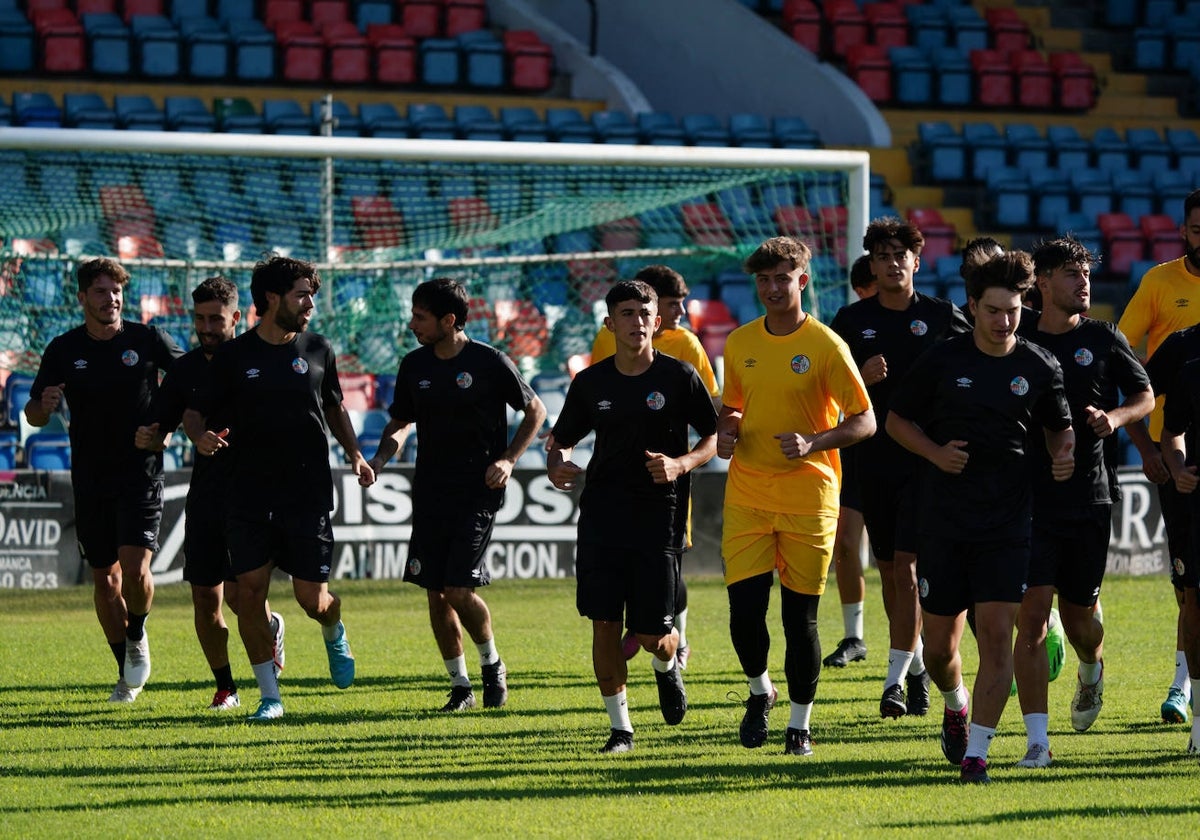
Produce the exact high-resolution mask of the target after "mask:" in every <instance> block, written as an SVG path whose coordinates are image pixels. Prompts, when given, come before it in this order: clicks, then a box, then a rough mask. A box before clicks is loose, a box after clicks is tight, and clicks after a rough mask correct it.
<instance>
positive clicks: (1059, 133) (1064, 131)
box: [1046, 123, 1091, 171]
mask: <svg viewBox="0 0 1200 840" xmlns="http://www.w3.org/2000/svg"><path fill="white" fill-rule="evenodd" d="M1046 139H1047V140H1049V141H1050V148H1051V150H1052V157H1053V163H1054V165H1055V166H1057V167H1058V168H1059V169H1062V170H1064V171H1070V170H1073V169H1082V168H1085V167H1086V166H1087V165H1088V163H1089V161H1090V159H1091V145H1090V144H1089V143H1088V141H1087V140H1084V139H1083V137H1081V136H1080V135H1079V131H1078V130H1077V129H1076V128H1075V126H1073V125H1069V124H1066V123H1060V124H1056V125H1050V126H1047V127H1046Z"/></svg>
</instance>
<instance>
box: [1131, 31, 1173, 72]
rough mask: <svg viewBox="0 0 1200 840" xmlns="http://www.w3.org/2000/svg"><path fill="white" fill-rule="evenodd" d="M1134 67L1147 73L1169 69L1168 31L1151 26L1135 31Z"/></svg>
mask: <svg viewBox="0 0 1200 840" xmlns="http://www.w3.org/2000/svg"><path fill="white" fill-rule="evenodd" d="M1133 67H1134V69H1135V70H1140V71H1147V72H1153V71H1161V70H1166V69H1167V30H1165V29H1160V28H1158V27H1150V26H1139V27H1137V28H1136V29H1134V31H1133Z"/></svg>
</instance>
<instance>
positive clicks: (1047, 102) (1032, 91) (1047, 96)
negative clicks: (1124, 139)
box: [1008, 50, 1054, 109]
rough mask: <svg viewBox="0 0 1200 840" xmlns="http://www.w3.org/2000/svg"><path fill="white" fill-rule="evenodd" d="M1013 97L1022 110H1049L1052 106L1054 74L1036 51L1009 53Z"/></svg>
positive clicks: (1048, 64)
mask: <svg viewBox="0 0 1200 840" xmlns="http://www.w3.org/2000/svg"><path fill="white" fill-rule="evenodd" d="M1008 61H1009V67H1011V68H1012V72H1013V83H1014V85H1015V91H1014V93H1015V97H1016V101H1017V104H1018V105H1019V106H1021V107H1022V108H1039V109H1049V108H1051V107H1053V106H1054V74H1053V71H1052V70H1051V69H1050V63H1049V62H1048V61H1046V59H1045V58H1044V57H1043V56H1042V54H1041V53H1040V52H1038V51H1037V50H1016V51H1014V52H1011V53H1009V56H1008Z"/></svg>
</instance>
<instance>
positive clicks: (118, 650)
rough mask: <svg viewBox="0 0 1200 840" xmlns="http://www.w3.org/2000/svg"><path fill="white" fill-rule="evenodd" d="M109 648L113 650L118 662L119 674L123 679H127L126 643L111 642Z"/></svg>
mask: <svg viewBox="0 0 1200 840" xmlns="http://www.w3.org/2000/svg"><path fill="white" fill-rule="evenodd" d="M108 646H109V647H110V648H112V655H113V658H114V659H116V660H117V674H118V675H119V676H120V677H121V679H124V678H125V643H124V642H109V643H108Z"/></svg>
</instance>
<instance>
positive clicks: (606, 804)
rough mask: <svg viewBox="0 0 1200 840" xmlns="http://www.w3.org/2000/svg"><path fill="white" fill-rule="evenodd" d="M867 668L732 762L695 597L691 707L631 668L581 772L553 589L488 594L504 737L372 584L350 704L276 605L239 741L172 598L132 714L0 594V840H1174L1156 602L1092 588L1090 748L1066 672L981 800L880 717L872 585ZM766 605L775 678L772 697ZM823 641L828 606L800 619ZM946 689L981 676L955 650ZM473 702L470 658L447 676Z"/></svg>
mask: <svg viewBox="0 0 1200 840" xmlns="http://www.w3.org/2000/svg"><path fill="white" fill-rule="evenodd" d="M868 583H869V593H868V605H867V607H868V608H867V643H868V645H869V647H870V654H869V657H868V659H867V661H866V662H865V663H856V664H855V665H852V666H850V667H849V668H846V669H844V670H836V669H826V670H825V672H824V674H823V676H822V681H821V686H820V690H819V692H818V697H817V706H816V708H815V710H814V714H813V739H814V749H815V751H816V754H815V755H814V756H813V757H812V758H808V759H801V758H796V757H789V756H784V755H782V737H783V729H784V727H785V726H786V723H787V714H788V713H787V706H786V703H781V704H780V707H779V708H778V709H776V711H775V713H774V715H773V717H772V721H771V725H772V733H771V738H770V740H769V741H768V743H767V745H766V746H765V747H764V748H763V749H759V750H746V749H743V748H742V747H741V746H740V744H739V743H738V739H737V726H738V722H739V721H740V719H741V714H742V709H741V706H740V705H739V704H738V703H737V702H735V701H734V700H731V699H729V698H728V697H727V693H728V692H731V691H732V692H735V693H738V694H741V695H743V696H744V695H745V692H746V688H745V681H744V679H743V678H742V676H741V674H740V669H739V668H738V667H737V664H736V659H735V658H734V656H733V652H732V649H731V647H730V643H729V638H728V631H727V615H728V613H727V607H726V603H725V595H724V589H723V587H722V586H721V584H720V582H719V581H716V580H711V579H709V580H700V581H694V582H693V583H692V585H691V610H690V616H691V618H690V622H689V639H690V642H691V645H692V648H693V650H694V656H693V658H692V662H691V665H690V667H689V669H688V670H687V672H686V682H687V685H688V694H689V700H690V710H689V712H688V716H687V719H686V720H685V721H684V722H683V723H682V724H681V725H680V726H678V727H674V728H671V727H667V726H666V725H665V724H663V722H662V719H661V716H660V714H659V711H658V708H657V699H656V693H655V689H654V679H653V676H652V674H651V669H650V663H649V660H648V658H647V656H646V654H644V653H643V654H640V655H639V656H638V657H637V658H636V659H634V660H633V662H632V663H631V676H630V689H629V695H630V707H631V709H632V718H633V723H634V727H635V729H636V749H635V751H634V752H633V753H631V754H628V755H624V756H600V755H597V754H596V750H597V748H598V747H599V746H600V745H601V744H602V743H603V741H604V739H605V738H606V737H607V734H608V721H607V717H606V716H605V714H604V708H603V704H602V702H601V700H600V696H599V693H598V691H597V690H596V688H595V684H594V681H593V676H592V670H591V664H590V654H589V650H590V648H589V639H590V632H589V628H588V625H587V623H586V622H585V621H584V620H583V619H581V618H579V617H578V615H577V614H576V613H575V610H574V587H573V582H572V581H569V580H557V581H533V582H517V581H501V582H499V583H497V584H496V585H494V586H492V587H490V588H489V589H488V590H486V596H487V599H488V601H489V603H490V605H491V607H492V610H493V614H494V619H495V627H496V631H497V641H498V644H499V647H500V652H501V654H502V655H503V656H504V659H505V661H506V662H507V664H508V668H509V679H510V687H511V698H510V701H509V704H508V706H507V707H506V708H505V709H503V710H488V711H483V710H480V709H476V710H474V711H472V712H469V713H466V714H461V715H457V716H442V715H438V714H435V713H433V712H432V711H431V710H432V709H434V708H436V707H437V706H439V705H440V704H441V703H442V702H443V701H444V698H445V694H446V692H447V690H448V684H447V683H448V681H447V678H446V675H445V672H444V669H443V668H442V663H441V660H440V657H439V656H438V653H437V650H436V648H435V646H434V644H433V641H432V636H431V634H430V631H429V629H428V626H427V622H426V615H425V601H424V597H423V595H422V593H420V592H419V591H418V590H416V589H415V588H414V587H411V586H406V585H403V584H400V583H396V582H393V581H386V582H385V581H375V582H373V581H356V582H341V583H338V584H337V585H336V586H335V589H336V590H337V591H338V592H339V593H340V594H341V595H342V597H343V598H344V602H345V620H346V624H347V628H348V631H349V637H350V640H351V643H352V646H353V648H354V652H355V654H356V656H357V658H358V679H357V680H356V682H355V684H354V686H353V687H352V688H351V689H349V690H347V691H338V690H337V689H335V688H334V687H333V686H332V684H331V683H330V681H329V677H328V672H327V670H326V661H325V655H324V650H323V647H322V644H321V638H320V633H319V632H318V630H317V628H316V626H315V625H314V624H313V623H312V622H310V621H308V619H307V618H305V617H304V615H303V614H302V613H301V612H300V610H299V608H298V607H297V606H296V604H295V602H294V601H292V600H290V599H289V598H290V592H289V589H288V587H287V585H286V584H281V583H279V582H276V584H275V586H274V590H275V592H274V594H275V596H276V599H275V601H274V605H275V607H276V608H277V609H279V610H281V611H282V612H283V614H284V615H285V616H286V618H287V622H288V647H287V650H288V664H287V670H286V671H285V672H284V676H283V681H282V688H283V699H284V704H285V706H286V708H287V715H286V717H285V718H284V719H283V720H281V721H278V722H276V723H275V724H272V725H266V726H258V727H252V726H247V725H246V724H245V723H243V718H244V715H245V713H246V712H248V711H249V710H250V709H252V708H253V706H254V705H255V702H256V701H257V698H258V692H257V690H256V689H255V687H254V685H253V679H252V677H251V675H250V669H249V666H248V665H247V664H246V662H245V657H244V653H243V652H242V650H241V646H240V644H239V643H237V642H236V641H235V642H234V643H233V644H232V645H231V651H232V654H233V656H232V658H233V663H234V673H235V676H237V677H238V678H239V679H240V680H241V684H242V692H243V704H244V705H243V707H242V709H240V710H238V711H234V712H231V713H224V714H213V713H209V712H207V711H205V710H204V707H205V706H206V705H207V703H208V701H209V699H210V698H211V696H212V692H213V686H212V684H211V677H210V675H209V672H208V670H207V668H206V666H205V664H204V660H203V658H202V656H201V654H200V650H199V647H198V645H197V643H196V641H195V637H194V634H193V629H192V620H191V607H190V601H189V598H188V591H187V588H186V587H185V586H182V585H177V586H169V587H161V588H160V589H159V591H158V593H157V596H156V601H155V609H154V612H153V614H152V616H151V619H150V623H149V625H148V627H149V631H150V636H151V640H152V650H153V662H154V672H153V676H152V678H151V681H150V685H149V687H148V688H147V689H146V691H145V692H144V693H143V695H142V697H141V698H140V699H139V700H138V701H137V703H135V704H134V705H132V706H128V707H126V706H121V707H117V706H113V705H110V704H108V703H107V702H105V701H106V699H107V697H108V693H109V691H110V689H111V688H112V683H113V682H114V681H115V664H114V663H113V661H112V658H111V656H110V654H109V652H108V649H107V647H106V646H105V645H104V642H103V638H102V636H101V633H100V630H99V627H98V625H97V623H96V619H95V617H94V615H93V612H92V606H91V593H90V592H89V591H88V590H87V589H83V588H79V589H66V590H59V591H51V592H14V591H3V592H0V614H2V615H3V616H4V619H3V625H2V630H3V633H2V636H3V640H4V641H3V644H4V648H3V649H4V651H5V656H4V668H3V669H2V670H0V674H2V676H0V692H2V694H0V696H2V697H3V712H2V713H0V715H2V717H0V720H2V722H3V726H2V730H0V736H2V737H0V775H2V776H3V779H2V781H0V790H3V795H2V796H0V835H2V836H4V837H49V838H60V837H73V836H91V837H106V838H107V837H135V836H136V837H145V836H151V837H164V836H174V837H217V836H242V837H252V836H263V837H287V836H289V835H290V836H293V837H296V838H299V837H321V838H325V837H343V836H363V837H366V836H370V837H378V836H405V837H414V838H422V837H426V836H436V837H455V838H472V837H518V838H523V837H574V836H579V837H614V838H624V837H627V836H628V837H669V838H687V837H723V838H733V837H767V836H781V837H812V836H858V835H870V836H883V835H888V836H893V835H897V834H899V835H915V834H921V835H923V836H961V835H966V836H972V837H974V836H987V835H991V836H1005V837H1008V836H1014V835H1015V836H1036V835H1035V832H1038V833H1040V834H1041V836H1046V837H1068V836H1069V837H1111V836H1115V835H1117V834H1118V833H1120V834H1122V835H1124V836H1126V837H1151V836H1153V837H1156V838H1167V837H1189V838H1192V837H1195V836H1196V834H1197V831H1198V830H1200V766H1198V763H1197V760H1196V758H1195V757H1191V758H1189V757H1187V756H1186V755H1185V754H1184V749H1185V747H1186V744H1187V740H1188V727H1187V726H1180V725H1176V726H1167V725H1165V724H1163V723H1161V722H1160V721H1159V717H1158V707H1159V703H1160V702H1161V701H1162V699H1163V696H1164V694H1165V689H1166V686H1167V684H1168V683H1169V681H1170V678H1171V663H1172V660H1173V653H1172V648H1173V644H1172V640H1173V639H1174V629H1173V628H1174V612H1175V606H1174V600H1173V598H1172V597H1171V593H1170V587H1169V584H1168V583H1167V582H1166V581H1165V580H1163V579H1158V578H1156V579H1145V578H1125V579H1114V580H1111V581H1109V582H1108V584H1107V586H1106V589H1105V595H1104V615H1105V621H1106V625H1107V629H1108V633H1109V641H1108V649H1107V650H1108V652H1107V657H1106V663H1107V668H1106V672H1105V682H1106V692H1105V695H1104V699H1105V705H1104V711H1103V713H1102V714H1101V716H1100V718H1099V720H1098V721H1097V723H1096V725H1095V726H1094V727H1093V728H1092V730H1091V731H1090V732H1088V733H1086V734H1082V735H1081V734H1076V733H1074V732H1073V731H1072V730H1071V727H1070V720H1069V716H1068V712H1067V705H1068V703H1069V701H1070V697H1071V691H1072V690H1073V675H1074V668H1075V659H1074V656H1073V654H1068V661H1067V665H1066V667H1065V668H1064V671H1063V678H1062V679H1059V680H1058V681H1056V682H1055V683H1053V684H1052V685H1051V687H1050V689H1051V690H1050V704H1051V719H1050V732H1051V741H1052V743H1051V746H1052V748H1053V750H1054V753H1055V761H1054V765H1053V767H1051V768H1049V769H1047V770H1041V771H1032V770H1019V769H1016V768H1015V767H1014V766H1013V764H1014V762H1015V761H1016V760H1017V759H1019V758H1020V757H1021V755H1022V754H1023V753H1024V749H1025V737H1024V730H1023V727H1022V725H1021V719H1020V713H1019V710H1018V709H1017V706H1016V702H1015V700H1014V701H1013V702H1011V703H1010V704H1009V708H1008V709H1007V710H1006V711H1005V714H1004V719H1003V721H1002V722H1001V725H1000V733H999V735H998V737H997V740H996V742H995V743H994V744H993V746H992V751H991V773H992V777H993V784H992V785H990V786H988V787H985V788H984V787H975V786H971V787H967V786H961V785H959V784H958V782H957V777H958V770H957V768H955V767H951V766H950V765H949V764H947V763H946V761H945V759H943V758H942V755H941V752H940V750H939V749H938V744H937V732H938V727H939V724H940V717H941V715H940V713H941V703H940V702H939V700H938V698H937V696H936V694H935V697H934V703H933V708H932V710H931V713H930V715H929V716H928V717H926V718H923V719H922V718H904V719H901V720H898V721H884V720H881V719H880V718H879V715H878V702H879V695H880V692H881V688H882V677H883V674H884V671H885V669H886V656H887V651H886V635H885V632H884V622H883V611H882V609H881V608H879V607H878V580H877V575H875V573H874V572H868ZM777 611H778V597H777V596H776V597H774V598H773V599H772V625H771V626H772V635H773V637H774V639H775V642H776V644H775V648H774V650H773V651H772V657H771V670H772V673H773V675H774V677H775V679H776V681H777V682H779V683H780V684H781V685H782V683H783V666H782V658H783V647H782V631H781V630H779V629H778V612H777ZM821 631H822V639H823V641H824V644H825V649H826V650H827V651H828V650H832V648H833V646H834V645H835V644H836V642H837V640H838V639H839V638H840V636H841V618H840V610H839V609H838V605H837V597H836V594H834V593H831V594H830V595H828V596H826V599H825V603H824V604H823V612H822V616H821ZM964 654H965V660H966V668H967V671H968V685H969V683H970V677H971V675H973V673H974V667H975V666H974V660H975V651H974V645H973V643H972V642H971V640H970V639H969V638H968V640H967V641H966V642H965V643H964ZM468 663H469V664H470V665H471V670H472V672H473V673H475V674H478V665H477V660H476V659H475V657H474V651H473V650H472V651H470V652H469V654H468Z"/></svg>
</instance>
